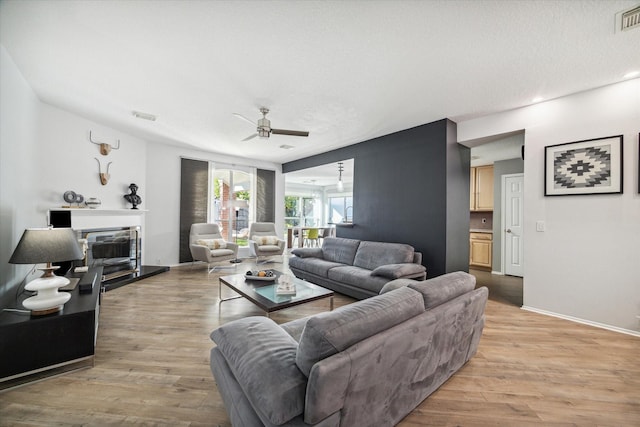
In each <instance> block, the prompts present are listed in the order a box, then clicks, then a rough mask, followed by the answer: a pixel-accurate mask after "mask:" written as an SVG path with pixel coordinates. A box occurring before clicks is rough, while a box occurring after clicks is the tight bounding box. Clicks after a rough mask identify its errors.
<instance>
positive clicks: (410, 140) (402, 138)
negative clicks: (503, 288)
mask: <svg viewBox="0 0 640 427" xmlns="http://www.w3.org/2000/svg"><path fill="white" fill-rule="evenodd" d="M455 141H456V124H455V123H454V122H452V121H450V120H448V119H443V120H439V121H437V122H433V123H428V124H425V125H422V126H417V127H415V128H411V129H407V130H403V131H400V132H396V133H393V134H390V135H385V136H382V137H379V138H375V139H371V140H369V141H365V142H361V143H358V144H354V145H350V146H348V147H343V148H340V149H337V150H333V151H330V152H327V153H323V154H319V155H316V156H311V157H307V158H304V159H300V160H296V161H293V162H289V163H285V164H283V165H282V171H283V173H287V172H292V171H296V170H300V169H306V168H310V167H314V166H319V165H323V164H327V163H333V162H338V161H341V160H345V159H351V158H353V159H354V172H353V180H354V183H353V223H354V225H353V227H351V228H347V227H338V228H337V231H336V233H337V236H338V237H347V238H354V239H361V240H374V241H382V242H400V243H408V244H410V245H412V246H413V247H414V248H416V250H418V251H420V252H422V254H423V264H424V265H425V266H426V267H427V276H428V277H435V276H439V275H441V274H444V273H447V272H449V271H454V269H456V270H463V271H468V269H469V168H470V163H469V159H470V154H469V149H468V148H467V147H463V146H461V145H459V144H457V143H456V142H455Z"/></svg>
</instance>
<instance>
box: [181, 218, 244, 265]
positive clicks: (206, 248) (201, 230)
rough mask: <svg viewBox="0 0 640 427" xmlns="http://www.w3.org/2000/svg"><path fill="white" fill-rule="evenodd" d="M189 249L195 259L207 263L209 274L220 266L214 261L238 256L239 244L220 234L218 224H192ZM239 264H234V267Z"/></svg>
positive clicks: (227, 259)
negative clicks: (228, 240) (225, 238)
mask: <svg viewBox="0 0 640 427" xmlns="http://www.w3.org/2000/svg"><path fill="white" fill-rule="evenodd" d="M189 249H190V250H191V257H192V258H193V260H194V261H202V262H206V263H207V267H208V269H209V274H211V273H212V272H213V271H215V270H216V269H217V268H221V267H220V266H213V267H212V266H211V264H212V263H217V262H223V261H230V260H233V259H236V258H237V257H238V245H236V244H235V243H231V242H227V241H225V240H224V239H223V238H222V235H221V234H220V228H218V224H207V223H201V224H192V225H191V231H190V233H189ZM235 265H237V264H234V267H235Z"/></svg>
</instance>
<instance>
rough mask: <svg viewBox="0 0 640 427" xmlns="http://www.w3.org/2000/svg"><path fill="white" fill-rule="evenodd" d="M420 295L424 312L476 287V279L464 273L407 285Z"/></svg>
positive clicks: (444, 275) (448, 274)
mask: <svg viewBox="0 0 640 427" xmlns="http://www.w3.org/2000/svg"><path fill="white" fill-rule="evenodd" d="M408 287H409V288H411V289H415V290H416V291H418V292H420V293H421V294H422V297H423V298H424V308H425V309H426V310H428V309H430V308H432V307H435V306H437V305H440V304H442V303H445V302H447V301H449V300H452V299H454V298H455V297H458V296H460V295H462V294H464V293H467V292H470V291H472V290H473V289H474V288H475V287H476V278H475V276H472V275H471V274H469V273H465V272H464V271H456V272H454V273H447V274H443V275H442V276H438V277H434V278H433V279H429V280H424V281H420V282H418V281H416V282H415V283H411V284H409V285H408Z"/></svg>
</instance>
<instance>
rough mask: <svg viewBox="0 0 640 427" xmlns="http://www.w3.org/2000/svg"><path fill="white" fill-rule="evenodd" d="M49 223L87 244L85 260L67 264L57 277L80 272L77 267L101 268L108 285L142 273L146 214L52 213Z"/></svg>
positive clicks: (105, 211)
mask: <svg viewBox="0 0 640 427" xmlns="http://www.w3.org/2000/svg"><path fill="white" fill-rule="evenodd" d="M47 220H48V222H49V224H51V225H52V226H53V227H71V228H72V229H73V231H74V232H75V233H76V236H77V237H78V240H79V241H81V242H83V243H85V248H86V256H85V258H84V259H83V260H78V261H73V262H69V263H67V264H68V265H67V266H66V268H64V266H63V267H62V268H61V269H60V271H59V273H58V274H65V272H66V271H67V270H68V269H69V268H71V267H73V268H74V269H75V271H78V268H77V267H85V268H86V267H97V266H101V267H102V268H103V270H102V272H103V275H102V282H106V281H109V280H112V279H115V278H118V277H122V276H136V274H137V273H139V272H140V271H141V267H142V225H143V223H144V211H142V210H125V209H78V208H76V209H64V208H63V209H51V210H49V212H48V218H47ZM62 264H64V263H62ZM80 271H81V269H80Z"/></svg>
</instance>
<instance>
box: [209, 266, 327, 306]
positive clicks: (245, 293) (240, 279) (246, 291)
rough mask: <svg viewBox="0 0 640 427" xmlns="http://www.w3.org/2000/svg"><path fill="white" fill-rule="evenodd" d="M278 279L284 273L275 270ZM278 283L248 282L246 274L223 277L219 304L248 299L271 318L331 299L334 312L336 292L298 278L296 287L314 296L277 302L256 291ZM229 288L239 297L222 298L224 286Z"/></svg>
mask: <svg viewBox="0 0 640 427" xmlns="http://www.w3.org/2000/svg"><path fill="white" fill-rule="evenodd" d="M273 272H274V273H275V274H276V276H277V277H279V276H280V275H281V274H282V273H280V272H279V271H275V270H273ZM275 283H277V282H276V281H262V280H247V279H246V278H245V276H244V274H233V275H229V276H222V277H220V278H219V279H218V298H219V301H218V304H222V302H223V301H229V300H232V299H237V298H242V297H244V298H246V299H248V300H249V301H251V302H252V303H253V304H255V305H257V306H258V307H259V308H260V309H261V310H263V311H265V312H266V313H267V317H270V314H271V313H273V312H274V311H278V310H283V309H285V308H289V307H294V306H296V305H300V304H306V303H308V302H312V301H317V300H320V299H324V298H329V307H330V310H331V311H333V295H334V292H333V291H331V290H329V289H325V288H323V287H321V286H318V285H315V284H313V283H310V282H307V281H304V280H301V279H298V278H296V277H294V278H293V283H295V285H296V286H301V287H307V288H309V289H312V290H313V295H311V296H310V297H308V298H302V299H298V300H287V301H283V302H275V301H271V300H270V299H268V298H266V297H264V296H262V295H260V294H258V293H257V292H256V291H255V290H256V289H258V288H261V287H264V286H271V285H274V284H275ZM223 284H224V285H225V286H227V287H228V288H230V289H232V290H233V291H234V292H237V293H238V294H239V295H237V296H233V297H228V298H222V285H223Z"/></svg>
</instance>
